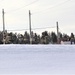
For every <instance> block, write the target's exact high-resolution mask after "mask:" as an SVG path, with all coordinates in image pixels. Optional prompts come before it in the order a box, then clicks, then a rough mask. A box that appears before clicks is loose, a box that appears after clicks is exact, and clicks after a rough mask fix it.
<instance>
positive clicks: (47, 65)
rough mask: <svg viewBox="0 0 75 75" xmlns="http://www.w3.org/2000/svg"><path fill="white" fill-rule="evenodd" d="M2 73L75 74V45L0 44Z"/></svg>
mask: <svg viewBox="0 0 75 75" xmlns="http://www.w3.org/2000/svg"><path fill="white" fill-rule="evenodd" d="M0 75H75V45H0Z"/></svg>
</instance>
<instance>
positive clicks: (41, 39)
mask: <svg viewBox="0 0 75 75" xmlns="http://www.w3.org/2000/svg"><path fill="white" fill-rule="evenodd" d="M59 36H60V37H59V38H58V36H57V35H56V33H55V32H51V33H50V32H48V31H44V32H42V34H41V35H38V34H37V33H34V32H33V31H32V32H31V38H32V44H50V43H51V44H57V43H58V44H60V43H61V41H63V42H64V41H71V44H72V43H73V42H74V43H75V37H74V34H73V33H71V35H70V36H69V35H67V34H62V33H59ZM3 38H4V40H3ZM4 41H5V44H30V35H29V33H28V32H27V31H25V33H24V34H20V33H19V34H17V33H13V32H10V33H8V32H7V31H5V32H4V36H3V32H1V31H0V44H3V42H4Z"/></svg>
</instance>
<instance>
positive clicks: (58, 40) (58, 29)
mask: <svg viewBox="0 0 75 75" xmlns="http://www.w3.org/2000/svg"><path fill="white" fill-rule="evenodd" d="M56 25H57V43H58V44H59V27H58V22H56Z"/></svg>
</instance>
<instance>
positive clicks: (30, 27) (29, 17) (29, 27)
mask: <svg viewBox="0 0 75 75" xmlns="http://www.w3.org/2000/svg"><path fill="white" fill-rule="evenodd" d="M29 30H30V44H32V36H31V12H30V10H29Z"/></svg>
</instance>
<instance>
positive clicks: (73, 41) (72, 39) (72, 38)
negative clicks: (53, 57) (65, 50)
mask: <svg viewBox="0 0 75 75" xmlns="http://www.w3.org/2000/svg"><path fill="white" fill-rule="evenodd" d="M70 41H71V44H73V43H74V44H75V39H74V34H73V33H71V40H70Z"/></svg>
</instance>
